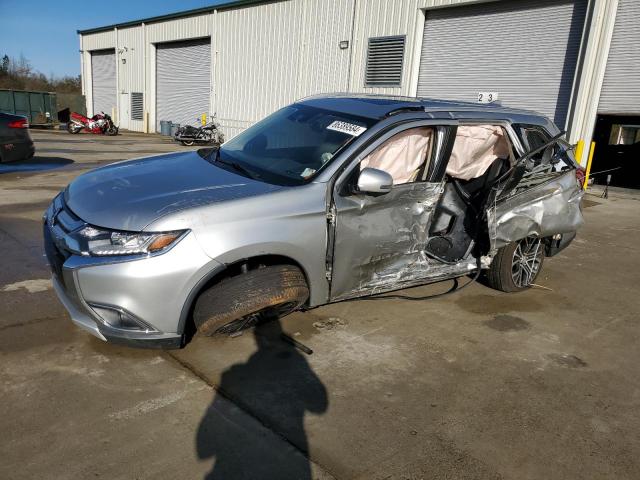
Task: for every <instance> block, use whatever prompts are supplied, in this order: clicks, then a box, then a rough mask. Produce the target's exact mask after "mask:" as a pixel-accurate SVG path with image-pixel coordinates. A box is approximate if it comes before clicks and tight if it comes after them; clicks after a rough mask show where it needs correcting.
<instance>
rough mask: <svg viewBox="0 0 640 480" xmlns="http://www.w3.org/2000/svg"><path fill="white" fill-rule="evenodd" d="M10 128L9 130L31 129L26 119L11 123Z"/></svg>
mask: <svg viewBox="0 0 640 480" xmlns="http://www.w3.org/2000/svg"><path fill="white" fill-rule="evenodd" d="M8 126H9V128H29V122H28V121H27V119H26V118H21V119H20V120H14V121H13V122H9V125H8Z"/></svg>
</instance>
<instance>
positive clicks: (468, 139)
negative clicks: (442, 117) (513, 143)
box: [447, 125, 509, 180]
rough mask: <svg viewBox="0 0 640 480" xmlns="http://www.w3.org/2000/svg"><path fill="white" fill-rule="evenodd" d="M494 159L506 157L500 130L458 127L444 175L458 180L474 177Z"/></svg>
mask: <svg viewBox="0 0 640 480" xmlns="http://www.w3.org/2000/svg"><path fill="white" fill-rule="evenodd" d="M497 158H509V144H508V142H507V138H506V137H505V133H504V131H503V130H502V127H498V126H494V125H461V126H459V127H458V133H457V135H456V140H455V143H454V144H453V151H452V152H451V157H450V158H449V163H448V165H447V174H448V175H450V176H452V177H454V178H459V179H461V180H471V179H472V178H478V177H480V176H481V175H482V174H483V173H484V172H486V171H487V168H489V166H491V164H492V163H493V162H494V161H495V160H496V159H497Z"/></svg>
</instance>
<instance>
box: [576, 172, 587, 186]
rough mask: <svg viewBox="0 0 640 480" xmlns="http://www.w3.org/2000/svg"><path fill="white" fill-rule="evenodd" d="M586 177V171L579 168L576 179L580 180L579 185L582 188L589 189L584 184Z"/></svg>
mask: <svg viewBox="0 0 640 480" xmlns="http://www.w3.org/2000/svg"><path fill="white" fill-rule="evenodd" d="M585 177H586V172H585V169H584V168H582V167H577V168H576V179H577V180H578V185H580V187H581V188H587V187H586V185H585V184H584V179H585Z"/></svg>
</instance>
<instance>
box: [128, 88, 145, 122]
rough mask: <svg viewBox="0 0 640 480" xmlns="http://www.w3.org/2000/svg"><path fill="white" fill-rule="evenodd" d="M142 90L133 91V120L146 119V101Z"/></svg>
mask: <svg viewBox="0 0 640 480" xmlns="http://www.w3.org/2000/svg"><path fill="white" fill-rule="evenodd" d="M143 98H144V97H143V96H142V92H131V120H143V119H144V101H143Z"/></svg>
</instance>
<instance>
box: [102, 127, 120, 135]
mask: <svg viewBox="0 0 640 480" xmlns="http://www.w3.org/2000/svg"><path fill="white" fill-rule="evenodd" d="M105 133H106V134H107V135H109V136H110V137H113V136H115V135H118V127H116V126H115V125H111V126H110V127H108V128H107V131H106V132H105Z"/></svg>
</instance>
